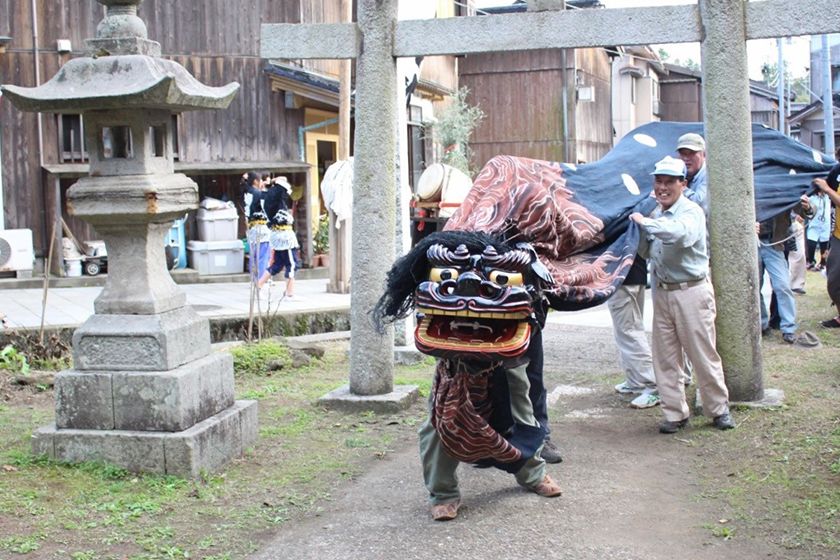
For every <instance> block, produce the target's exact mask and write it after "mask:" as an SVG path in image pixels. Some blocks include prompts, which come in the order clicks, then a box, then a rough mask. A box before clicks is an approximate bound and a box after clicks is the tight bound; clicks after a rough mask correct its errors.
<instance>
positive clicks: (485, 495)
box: [252, 326, 813, 560]
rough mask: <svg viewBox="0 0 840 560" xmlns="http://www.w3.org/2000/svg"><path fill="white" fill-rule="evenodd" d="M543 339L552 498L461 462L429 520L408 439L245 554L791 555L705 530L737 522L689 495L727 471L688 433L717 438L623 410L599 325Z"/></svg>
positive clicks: (722, 438) (651, 414) (701, 424)
mask: <svg viewBox="0 0 840 560" xmlns="http://www.w3.org/2000/svg"><path fill="white" fill-rule="evenodd" d="M545 339H546V344H545V356H546V371H545V375H546V382H547V387H548V389H549V391H550V394H551V398H552V400H554V399H555V398H556V401H555V403H554V405H553V406H552V408H551V411H550V416H551V417H552V438H553V439H554V440H555V441H557V443H558V444H559V445H560V447H561V448H562V450H563V454H564V457H565V460H564V462H563V463H562V464H559V465H550V466H549V472H550V473H551V474H552V476H553V477H555V479H556V480H558V481H559V482H560V484H561V485H562V486H563V487H564V495H563V496H562V497H560V498H557V499H545V498H540V497H538V496H536V495H534V494H529V493H527V492H525V491H523V490H522V489H520V488H518V487H517V486H516V484H515V481H514V480H513V477H511V476H510V475H507V474H505V473H502V472H500V471H490V470H477V469H472V468H469V467H467V466H462V467H461V468H460V469H459V473H460V476H461V482H462V492H463V506H462V509H461V513H460V515H459V517H458V519H456V520H455V521H453V522H450V523H435V522H432V521H431V520H430V519H429V514H428V508H427V505H426V502H425V493H424V489H423V487H422V478H421V470H420V464H419V460H418V458H417V452H416V449H415V442H413V441H409V442H405V445H404V446H403V448H402V449H401V450H400V451H398V452H395V453H393V454H391V455H390V457H389V459H388V460H387V461H383V462H381V463H379V464H376V465H374V467H373V469H372V470H370V471H368V472H366V473H365V474H364V475H363V476H361V477H360V478H359V479H357V480H355V481H354V482H353V483H352V484H349V485H347V487H346V488H344V489H343V490H342V492H341V494H340V495H337V496H335V498H334V500H333V501H332V502H331V503H330V504H329V505H327V506H325V508H324V511H322V512H320V513H319V514H317V515H314V516H311V517H309V518H308V519H302V520H300V521H298V522H295V523H292V524H289V525H287V526H286V527H285V528H284V530H283V531H282V532H281V534H280V535H279V536H278V537H277V538H276V539H274V540H273V541H271V542H269V543H267V545H266V546H265V547H264V550H263V551H262V552H260V553H257V554H255V555H254V556H253V557H252V558H253V559H254V560H268V559H278V560H279V559H281V558H282V559H285V558H299V559H316V558H318V559H324V560H329V559H347V558H371V559H379V558H382V559H385V558H397V557H402V558H411V559H417V560H419V559H426V558H429V559H432V558H440V557H442V556H445V557H454V558H462V559H476V560H478V559H482V560H483V559H486V558H500V559H501V558H520V557H526V556H533V557H543V558H574V559H581V560H586V559H593V560H594V559H605V558H616V559H636V558H638V559H652V558H663V559H665V558H674V557H677V558H680V557H682V558H692V559H696V560H703V559H709V560H719V559H721V558H742V559H752V558H756V559H758V558H788V559H789V558H797V557H801V558H805V556H796V555H795V554H793V555H792V554H791V552H790V551H789V550H785V549H783V548H781V547H779V546H775V545H773V544H771V543H769V542H767V541H766V540H765V539H764V538H762V536H761V535H748V534H745V535H739V538H731V539H727V538H724V537H723V536H716V535H718V534H723V533H726V531H724V530H723V528H724V527H729V531H735V530H737V526H738V522H737V521H736V520H733V519H732V512H731V511H728V508H726V507H722V505H721V504H720V503H719V502H717V501H714V500H708V499H704V498H703V493H704V489H705V487H704V483H703V480H704V473H703V472H700V470H701V469H715V470H718V471H724V472H725V471H726V470H727V469H728V468H730V466H729V465H727V464H726V462H725V461H720V462H717V463H716V464H709V463H708V462H699V461H698V458H699V457H700V456H702V455H703V454H704V451H703V449H702V446H700V445H698V444H697V440H698V439H707V438H714V439H715V440H717V441H716V445H719V446H723V447H725V446H727V445H728V441H729V434H728V433H722V432H718V431H716V430H713V429H712V428H710V427H709V426H708V422H707V421H706V420H704V419H698V420H696V422H695V427H693V428H691V429H690V430H688V431H686V432H684V433H682V434H680V435H678V436H663V435H661V434H659V433H657V431H656V425H657V422H658V420H659V410H658V408H655V409H652V410H646V411H639V410H633V409H630V408H628V406H627V402H628V399H624V398H622V397H619V396H618V395H616V394H615V393H614V392H613V390H612V384H613V382H614V381H617V380H619V379H618V378H616V377H615V375H616V373H617V368H616V359H617V357H616V354H615V350H614V347H613V344H612V337H611V333H610V331H609V330H606V331H605V330H604V329H581V328H569V327H558V326H549V327H548V329H547V330H546V336H545ZM595 349H597V350H595ZM727 534H728V533H727ZM807 558H813V556H807Z"/></svg>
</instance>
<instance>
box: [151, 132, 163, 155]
mask: <svg viewBox="0 0 840 560" xmlns="http://www.w3.org/2000/svg"><path fill="white" fill-rule="evenodd" d="M149 142H150V144H151V145H150V147H151V150H150V152H151V154H152V155H153V156H154V157H164V156H165V155H166V126H164V125H158V126H150V127H149Z"/></svg>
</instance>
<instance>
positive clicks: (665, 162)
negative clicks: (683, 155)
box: [651, 156, 685, 179]
mask: <svg viewBox="0 0 840 560" xmlns="http://www.w3.org/2000/svg"><path fill="white" fill-rule="evenodd" d="M651 175H670V176H672V177H680V178H681V179H685V163H683V160H681V159H677V158H672V157H671V156H665V157H664V158H662V159H661V160H659V161H658V162H656V167H655V168H654V169H653V173H651Z"/></svg>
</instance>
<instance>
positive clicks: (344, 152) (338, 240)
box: [327, 0, 353, 294]
mask: <svg viewBox="0 0 840 560" xmlns="http://www.w3.org/2000/svg"><path fill="white" fill-rule="evenodd" d="M340 10H341V20H342V21H344V22H351V21H352V20H353V10H352V0H341V8H340ZM352 64H353V61H352V60H351V59H343V60H342V61H341V68H340V70H339V75H338V160H339V161H344V160H346V159H347V158H349V157H350V113H351V111H352V105H351V102H350V91H351V90H352V74H353V72H352ZM328 212H329V217H330V263H329V267H330V282H329V284H328V285H327V291H328V292H330V293H334V294H346V293H348V292H349V291H350V270H351V269H350V252H349V251H348V249H349V248H350V233H349V232H350V231H351V229H350V227H348V223H347V222H345V223H344V224H342V227H341V228H336V215H335V212H333V211H332V210H328Z"/></svg>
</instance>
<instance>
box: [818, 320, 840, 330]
mask: <svg viewBox="0 0 840 560" xmlns="http://www.w3.org/2000/svg"><path fill="white" fill-rule="evenodd" d="M820 324H821V325H822V326H823V327H825V328H827V329H840V317H834V318H833V319H827V320H825V321H823V322H822V323H820Z"/></svg>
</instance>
